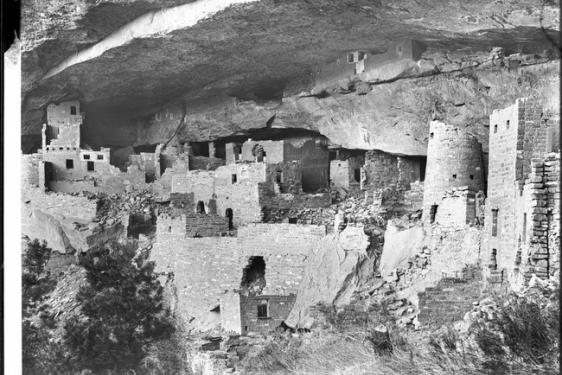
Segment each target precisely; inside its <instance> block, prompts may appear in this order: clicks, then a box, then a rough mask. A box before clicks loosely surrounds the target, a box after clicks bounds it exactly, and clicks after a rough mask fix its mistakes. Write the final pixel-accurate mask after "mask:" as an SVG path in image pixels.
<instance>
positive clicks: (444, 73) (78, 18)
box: [22, 0, 559, 155]
mask: <svg viewBox="0 0 562 375" xmlns="http://www.w3.org/2000/svg"><path fill="white" fill-rule="evenodd" d="M219 3H220V4H219ZM23 14H24V18H23V24H24V30H23V41H22V46H23V51H24V53H23V57H22V69H23V81H22V90H23V93H22V94H23V95H22V100H23V116H22V122H23V123H22V133H23V134H24V135H33V134H35V135H38V134H39V132H40V127H41V123H42V120H43V119H42V117H43V113H44V108H45V106H46V104H48V103H49V102H52V101H57V100H62V99H71V98H76V99H80V100H81V101H82V102H83V108H84V109H85V111H86V113H87V115H88V116H87V118H86V120H85V132H84V133H85V137H86V139H85V141H86V142H87V143H90V144H92V145H94V146H95V145H101V144H105V145H130V144H137V145H140V144H154V143H156V142H159V141H161V140H163V139H167V138H169V136H170V135H171V134H172V133H173V132H174V131H175V129H176V128H177V127H178V125H179V123H180V121H179V120H180V119H181V118H182V117H183V116H185V126H184V127H183V128H182V129H181V132H180V135H179V136H178V138H179V140H180V141H183V140H191V141H198V140H209V139H215V138H217V137H222V136H229V135H232V134H234V133H236V132H240V131H243V130H247V129H252V128H262V127H265V126H266V124H268V125H269V126H271V127H281V128H305V129H311V130H316V131H319V132H320V133H322V134H324V135H326V136H327V137H328V138H329V139H330V140H331V141H332V142H334V143H337V144H341V145H342V146H346V147H354V148H365V149H367V148H380V149H383V150H387V151H392V152H396V153H404V154H416V155H420V154H424V152H425V151H424V147H425V133H426V130H427V129H426V126H427V122H428V119H430V118H431V117H435V116H438V117H445V118H446V120H448V121H453V122H457V123H462V124H466V125H467V126H474V132H475V133H485V131H483V129H482V125H483V123H484V119H485V118H486V116H487V115H488V113H489V111H491V109H492V108H493V107H497V106H501V105H504V104H505V103H508V102H511V101H513V99H514V98H515V97H518V96H526V95H528V94H529V93H533V92H534V91H537V92H540V93H541V94H543V93H545V92H557V91H558V90H557V89H556V87H555V86H556V85H557V82H558V77H557V67H556V66H555V65H556V64H555V63H551V64H542V63H544V62H546V61H548V60H551V59H553V58H556V56H555V55H552V51H551V52H550V54H549V52H546V53H544V51H545V50H549V49H550V50H552V49H553V45H552V44H551V43H550V41H549V40H548V39H547V38H546V35H547V34H548V35H552V36H553V37H555V38H557V35H556V32H555V31H556V30H557V28H558V15H559V10H558V4H557V3H556V2H549V3H546V4H543V2H540V1H538V0H537V1H531V2H521V1H515V0H513V1H497V2H494V3H489V2H483V1H474V2H471V3H470V4H465V3H464V2H461V1H448V2H446V3H439V4H436V3H435V2H431V1H416V2H414V1H407V0H402V1H399V2H393V3H392V4H387V3H384V2H382V1H367V0H362V1H351V0H346V1H328V0H312V1H296V0H295V1H276V0H262V1H250V0H232V1H226V2H217V1H211V0H198V1H181V0H166V1H164V2H162V1H159V2H156V1H152V0H145V1H136V0H126V1H121V0H120V1H116V0H105V1H104V0H102V1H93V0H80V1H72V2H71V1H63V0H60V1H50V2H48V3H47V4H43V3H42V2H38V1H33V0H28V1H26V2H24V4H23ZM541 25H542V26H544V29H545V31H544V32H543V31H542V30H541V29H540V27H541ZM398 40H416V41H417V42H419V43H420V44H419V45H420V46H422V48H421V49H420V51H418V52H419V53H417V54H416V56H415V57H414V58H413V59H410V60H407V59H404V58H402V59H401V60H399V61H398V62H396V63H394V62H392V61H390V63H389V61H384V59H383V60H381V59H380V58H379V59H376V58H375V59H371V61H375V62H376V64H382V65H384V64H383V63H386V64H387V65H386V68H384V69H383V68H381V66H382V65H381V66H378V65H377V66H375V67H374V68H375V71H374V72H375V73H373V71H371V72H370V73H369V74H363V75H362V76H361V77H362V79H364V80H365V81H366V82H361V81H357V82H352V83H351V85H347V87H336V90H328V91H329V92H328V93H327V94H322V95H317V96H310V94H311V93H313V92H314V90H313V88H314V87H316V86H318V84H319V83H321V82H319V80H321V77H322V75H319V74H318V72H319V71H322V70H325V69H326V67H327V66H330V64H332V63H333V62H334V61H336V60H337V59H339V58H345V53H346V52H347V51H353V50H364V51H367V52H368V53H369V54H370V55H371V56H383V55H384V54H385V53H387V50H388V49H389V48H391V47H392V46H393V45H394V44H395V43H396V42H397V41H398ZM493 47H502V48H503V52H504V53H505V55H512V54H515V53H518V52H520V53H521V54H520V55H517V56H515V57H514V58H511V59H510V60H505V63H504V64H500V62H499V60H501V59H499V60H498V59H496V58H495V57H494V58H492V57H491V56H490V51H491V49H492V48H493ZM384 56H386V57H388V56H390V55H388V53H387V54H386V55H384ZM386 57H385V58H386ZM490 59H492V60H494V61H496V63H497V66H496V65H493V64H490V62H491V60H490ZM376 64H375V65H376ZM532 64H541V65H534V66H532V67H531V66H527V67H526V66H525V65H532ZM502 65H503V66H502ZM547 76H548V77H550V78H552V79H551V80H550V81H548V79H546V78H545V77H547ZM336 86H338V85H337V84H336ZM344 86H346V85H344ZM359 94H360V95H359ZM162 111H164V112H166V111H167V112H174V111H175V112H174V114H175V115H174V116H173V118H172V117H170V116H169V117H167V118H166V120H164V119H163V118H162V117H160V116H157V115H156V114H157V113H158V112H162ZM274 116H275V117H274ZM108 130H111V136H109V135H108V136H104V134H106V133H108Z"/></svg>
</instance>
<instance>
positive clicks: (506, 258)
mask: <svg viewBox="0 0 562 375" xmlns="http://www.w3.org/2000/svg"><path fill="white" fill-rule="evenodd" d="M553 125H555V126H559V125H558V124H553V123H551V122H549V121H548V120H547V119H546V118H544V113H543V112H542V109H541V106H540V104H539V103H537V102H536V101H534V100H531V99H518V100H517V101H516V103H515V104H514V105H512V106H510V107H507V108H505V109H502V110H496V111H494V112H493V113H492V115H491V116H490V137H489V139H490V147H489V150H490V154H489V155H490V156H489V175H488V176H489V177H488V200H487V202H486V213H485V215H486V219H485V223H486V226H485V231H486V234H487V235H486V237H487V244H486V251H485V255H484V259H485V261H486V262H487V264H488V265H489V268H490V272H489V281H490V282H491V283H503V282H505V281H509V282H510V284H511V285H512V286H513V287H516V288H518V287H521V286H522V285H523V283H524V282H525V280H528V279H529V277H530V275H531V273H536V274H537V275H538V276H540V277H547V275H548V274H549V263H550V259H549V258H550V255H549V251H548V245H547V242H548V241H547V239H548V238H549V237H550V236H551V232H550V231H549V227H550V224H549V222H550V215H551V214H552V215H555V212H554V211H559V209H558V208H554V206H551V204H553V203H555V200H554V199H552V200H550V201H549V197H548V194H549V188H551V192H552V193H553V194H556V190H557V187H556V186H555V185H556V184H557V182H554V181H550V186H549V185H547V184H546V183H547V182H549V181H548V179H549V178H551V179H553V180H554V179H557V177H556V176H555V174H556V173H558V175H559V171H556V169H555V168H552V165H549V166H548V168H546V167H545V159H544V158H545V157H547V152H548V151H550V148H551V147H552V144H551V143H550V142H549V140H548V137H549V136H548V134H549V133H550V132H551V131H550V129H549V127H551V126H553ZM556 157H558V158H559V154H552V158H556ZM553 160H554V159H553ZM549 173H553V175H552V176H550V177H549V176H548V174H549ZM556 206H558V205H557V204H556ZM495 217H496V219H495ZM494 221H495V223H494ZM494 230H495V233H494ZM552 236H553V237H557V236H559V229H557V228H552ZM553 262H554V264H555V263H556V261H555V260H553Z"/></svg>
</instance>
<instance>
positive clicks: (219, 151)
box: [215, 142, 226, 159]
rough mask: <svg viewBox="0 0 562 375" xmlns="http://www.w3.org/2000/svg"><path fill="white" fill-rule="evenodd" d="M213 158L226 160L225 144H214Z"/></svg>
mask: <svg viewBox="0 0 562 375" xmlns="http://www.w3.org/2000/svg"><path fill="white" fill-rule="evenodd" d="M215 158H219V159H226V144H225V143H223V142H215Z"/></svg>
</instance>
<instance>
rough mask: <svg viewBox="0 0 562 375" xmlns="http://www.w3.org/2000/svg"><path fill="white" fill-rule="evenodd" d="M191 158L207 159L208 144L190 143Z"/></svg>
mask: <svg viewBox="0 0 562 375" xmlns="http://www.w3.org/2000/svg"><path fill="white" fill-rule="evenodd" d="M191 151H192V152H193V156H206V157H209V142H191Z"/></svg>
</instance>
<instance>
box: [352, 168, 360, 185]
mask: <svg viewBox="0 0 562 375" xmlns="http://www.w3.org/2000/svg"><path fill="white" fill-rule="evenodd" d="M353 178H354V180H355V182H359V181H361V169H359V168H355V170H354V171H353Z"/></svg>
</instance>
